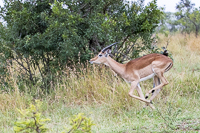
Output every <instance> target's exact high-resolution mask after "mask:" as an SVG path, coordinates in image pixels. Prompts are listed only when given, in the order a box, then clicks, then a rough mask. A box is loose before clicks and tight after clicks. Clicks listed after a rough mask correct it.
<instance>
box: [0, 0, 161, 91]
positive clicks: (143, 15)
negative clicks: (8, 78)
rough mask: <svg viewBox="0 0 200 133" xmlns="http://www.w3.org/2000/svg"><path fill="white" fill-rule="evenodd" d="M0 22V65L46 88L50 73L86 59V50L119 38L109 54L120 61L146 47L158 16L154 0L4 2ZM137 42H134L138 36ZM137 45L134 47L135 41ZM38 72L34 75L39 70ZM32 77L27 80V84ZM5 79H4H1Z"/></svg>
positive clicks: (157, 21)
mask: <svg viewBox="0 0 200 133" xmlns="http://www.w3.org/2000/svg"><path fill="white" fill-rule="evenodd" d="M4 2H5V4H4V7H2V8H1V16H2V18H3V19H4V21H5V23H6V24H5V25H1V26H0V36H1V38H0V41H1V42H0V53H1V55H2V57H1V58H2V59H1V60H2V63H1V69H2V71H3V72H4V73H5V71H4V70H5V69H6V68H7V65H12V63H13V62H14V63H15V64H16V65H15V67H16V68H17V69H16V70H17V71H19V75H18V76H19V79H20V80H24V79H25V80H26V81H27V82H28V83H30V84H32V85H35V84H36V83H38V82H39V83H42V85H43V87H44V88H49V87H50V85H52V84H53V83H54V80H55V79H56V77H55V76H54V74H55V73H60V72H61V70H63V69H64V68H66V65H67V66H72V65H73V64H76V63H78V62H86V61H87V60H88V59H89V58H90V56H91V53H94V52H99V50H100V49H102V48H103V47H105V46H106V45H108V44H110V43H113V42H120V43H119V45H118V47H117V48H115V51H114V55H115V57H116V59H117V60H118V61H121V62H122V61H124V60H125V58H126V56H125V55H127V54H129V56H130V57H131V58H132V57H136V56H138V54H139V52H141V51H143V50H145V49H150V48H151V36H152V33H153V31H154V29H155V28H156V27H157V25H158V23H159V22H160V19H161V18H162V17H161V16H162V11H161V10H160V9H158V7H157V5H156V0H153V1H152V2H151V3H149V4H148V5H146V6H144V0H139V1H137V2H132V3H129V2H125V1H123V0H116V1H112V0H95V1H94V0H73V1H71V0H60V1H56V0H55V1H49V0H43V1H41V0H13V1H7V0H4ZM138 39H139V40H142V43H143V44H142V43H140V45H139V44H136V41H137V40H138ZM135 44H136V45H135ZM38 73H39V74H38ZM30 81H31V82H30ZM4 83H5V82H4Z"/></svg>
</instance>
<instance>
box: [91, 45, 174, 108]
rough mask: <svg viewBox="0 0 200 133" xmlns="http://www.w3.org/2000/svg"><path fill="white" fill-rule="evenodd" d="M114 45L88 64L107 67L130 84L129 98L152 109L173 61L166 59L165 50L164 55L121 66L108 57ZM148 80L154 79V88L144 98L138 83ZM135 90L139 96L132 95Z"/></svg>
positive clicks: (146, 56) (154, 54)
mask: <svg viewBox="0 0 200 133" xmlns="http://www.w3.org/2000/svg"><path fill="white" fill-rule="evenodd" d="M115 44H117V43H113V44H111V45H109V46H107V47H105V48H103V49H102V50H101V52H100V53H99V54H98V55H97V56H95V57H94V58H92V59H90V63H95V64H105V65H107V66H109V67H110V68H111V69H112V70H113V71H114V72H115V73H117V74H118V75H120V76H121V77H122V78H123V79H124V80H125V81H127V82H129V83H131V89H130V91H129V96H131V97H133V98H135V99H138V100H140V101H143V102H145V103H146V104H147V105H149V106H150V107H152V108H154V106H153V105H152V100H153V99H154V98H155V97H156V95H157V94H158V93H159V91H160V90H161V88H162V87H163V86H165V85H167V84H168V81H167V79H166V78H165V77H164V73H165V72H167V71H169V70H170V69H171V68H172V66H173V61H172V60H171V59H170V58H169V57H167V55H168V54H166V53H167V50H165V51H164V54H157V53H153V54H148V55H145V56H142V57H140V58H137V59H134V60H131V61H129V62H128V63H126V64H121V63H118V62H117V61H115V60H114V59H112V58H111V57H110V56H109V55H110V53H111V49H110V48H111V47H112V46H113V45H115ZM150 78H154V88H153V89H151V90H149V91H148V92H147V93H146V95H145V97H144V94H143V92H142V90H141V87H140V84H139V83H140V82H141V81H145V80H147V79H150ZM135 89H136V90H137V92H138V94H139V96H136V95H133V91H134V90H135ZM150 93H152V96H151V97H150V99H149V100H148V97H149V94H150Z"/></svg>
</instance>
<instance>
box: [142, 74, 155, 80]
mask: <svg viewBox="0 0 200 133" xmlns="http://www.w3.org/2000/svg"><path fill="white" fill-rule="evenodd" d="M154 76H155V73H152V74H150V75H148V76H146V77H144V78H141V79H140V82H141V81H145V80H147V79H150V78H153V77H154Z"/></svg>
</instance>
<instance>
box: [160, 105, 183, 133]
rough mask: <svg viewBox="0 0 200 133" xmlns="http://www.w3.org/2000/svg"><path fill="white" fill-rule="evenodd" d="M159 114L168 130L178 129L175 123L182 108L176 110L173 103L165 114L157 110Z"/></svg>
mask: <svg viewBox="0 0 200 133" xmlns="http://www.w3.org/2000/svg"><path fill="white" fill-rule="evenodd" d="M157 112H158V114H159V115H160V117H161V118H162V119H163V120H164V123H165V125H166V126H167V128H170V129H171V130H175V129H176V125H175V123H176V122H177V120H178V119H177V116H178V115H179V114H180V113H181V108H175V107H173V106H172V104H171V103H168V108H167V110H166V111H165V112H162V111H160V110H159V109H157Z"/></svg>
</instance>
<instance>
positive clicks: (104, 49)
mask: <svg viewBox="0 0 200 133" xmlns="http://www.w3.org/2000/svg"><path fill="white" fill-rule="evenodd" d="M117 43H119V42H116V43H113V44H111V45H109V46H107V47H105V48H103V49H102V50H101V52H103V53H104V52H105V51H106V50H107V49H109V48H110V47H112V46H113V45H115V44H117Z"/></svg>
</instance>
